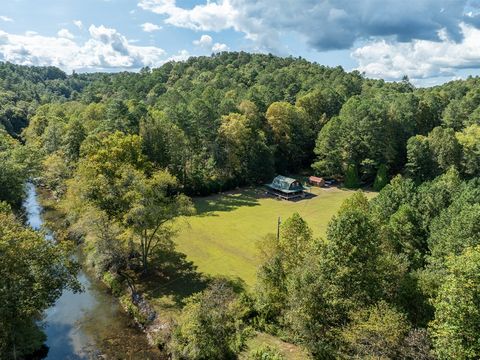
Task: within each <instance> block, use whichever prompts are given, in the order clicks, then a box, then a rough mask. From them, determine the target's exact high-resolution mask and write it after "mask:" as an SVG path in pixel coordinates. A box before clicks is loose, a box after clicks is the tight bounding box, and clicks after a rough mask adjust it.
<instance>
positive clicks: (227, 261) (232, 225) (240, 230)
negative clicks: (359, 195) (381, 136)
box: [176, 188, 374, 285]
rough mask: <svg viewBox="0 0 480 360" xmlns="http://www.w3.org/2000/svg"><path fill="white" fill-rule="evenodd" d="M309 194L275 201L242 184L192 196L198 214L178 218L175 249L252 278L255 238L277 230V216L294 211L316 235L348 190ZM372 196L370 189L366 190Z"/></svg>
mask: <svg viewBox="0 0 480 360" xmlns="http://www.w3.org/2000/svg"><path fill="white" fill-rule="evenodd" d="M312 193H313V195H314V196H313V197H311V198H308V199H301V200H298V201H285V200H278V199H275V198H273V197H270V196H266V195H265V190H264V189H262V188H255V189H253V188H250V189H242V190H238V191H232V192H227V193H223V194H218V195H213V196H208V197H202V198H195V199H193V201H194V204H195V208H196V210H197V214H196V215H194V216H190V217H187V218H185V221H184V220H182V221H180V222H179V224H180V226H179V229H180V230H179V233H178V236H177V239H176V243H177V246H178V247H177V249H178V250H179V251H180V252H183V253H185V254H186V255H187V258H188V259H189V260H191V261H193V263H194V264H195V265H196V266H198V271H200V272H202V273H205V274H212V275H227V276H234V277H237V276H238V277H240V278H241V279H243V280H244V281H245V282H246V283H247V284H248V285H253V284H254V283H255V277H256V271H257V267H258V265H259V258H258V256H257V254H258V246H257V244H258V242H259V241H261V240H262V239H263V238H264V237H265V235H267V234H268V233H276V231H277V221H278V220H277V219H278V217H280V218H281V220H282V221H283V220H285V219H287V218H288V217H290V216H291V215H292V214H293V213H294V212H298V213H299V214H300V215H301V216H302V217H303V218H304V219H305V220H306V221H307V222H308V224H309V225H310V227H311V228H312V230H313V233H314V235H315V236H324V235H325V232H326V228H327V224H328V222H329V220H330V219H331V217H332V216H333V215H334V214H335V213H336V212H337V210H338V209H339V207H340V205H341V204H342V202H343V200H345V199H346V198H348V197H349V196H350V195H351V194H352V193H353V192H352V191H350V190H344V189H338V188H312ZM366 195H367V196H368V197H369V198H371V197H373V196H374V193H366Z"/></svg>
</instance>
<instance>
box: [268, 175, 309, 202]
mask: <svg viewBox="0 0 480 360" xmlns="http://www.w3.org/2000/svg"><path fill="white" fill-rule="evenodd" d="M266 187H267V189H268V190H269V192H270V193H271V194H273V195H276V196H278V197H281V198H282V199H287V200H289V199H293V198H296V197H303V196H304V190H305V188H304V187H303V185H302V184H301V183H300V182H299V181H298V180H295V179H292V178H289V177H286V176H282V175H279V176H277V177H275V179H273V181H272V182H271V183H270V184H266Z"/></svg>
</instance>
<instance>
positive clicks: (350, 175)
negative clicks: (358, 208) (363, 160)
mask: <svg viewBox="0 0 480 360" xmlns="http://www.w3.org/2000/svg"><path fill="white" fill-rule="evenodd" d="M344 185H345V187H346V188H348V189H358V188H359V187H360V180H359V178H358V171H357V165H355V164H349V165H348V167H347V172H346V174H345V183H344Z"/></svg>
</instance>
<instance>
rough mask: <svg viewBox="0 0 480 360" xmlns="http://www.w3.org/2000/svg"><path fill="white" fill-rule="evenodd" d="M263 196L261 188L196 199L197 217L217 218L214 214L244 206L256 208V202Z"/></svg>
mask: <svg viewBox="0 0 480 360" xmlns="http://www.w3.org/2000/svg"><path fill="white" fill-rule="evenodd" d="M264 196H265V191H264V190H263V189H262V188H247V189H241V190H234V191H228V192H225V193H222V194H216V195H212V196H207V197H204V198H197V199H196V201H195V208H196V211H197V213H196V215H197V216H218V215H217V214H215V212H223V211H233V210H235V209H238V208H239V207H244V206H258V205H259V202H258V200H259V199H261V198H262V197H264Z"/></svg>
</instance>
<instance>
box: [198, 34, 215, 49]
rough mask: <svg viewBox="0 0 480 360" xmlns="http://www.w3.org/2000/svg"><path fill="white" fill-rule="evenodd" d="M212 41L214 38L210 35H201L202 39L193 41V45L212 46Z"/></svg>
mask: <svg viewBox="0 0 480 360" xmlns="http://www.w3.org/2000/svg"><path fill="white" fill-rule="evenodd" d="M212 42H213V39H212V37H211V36H210V35H202V36H200V39H198V40H194V41H193V45H197V46H202V47H210V46H211V45H212Z"/></svg>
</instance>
